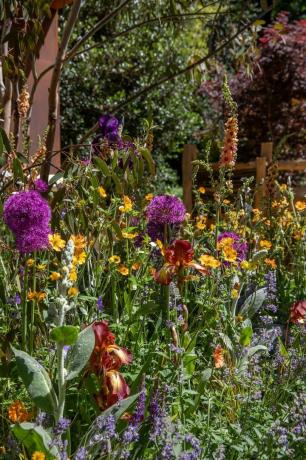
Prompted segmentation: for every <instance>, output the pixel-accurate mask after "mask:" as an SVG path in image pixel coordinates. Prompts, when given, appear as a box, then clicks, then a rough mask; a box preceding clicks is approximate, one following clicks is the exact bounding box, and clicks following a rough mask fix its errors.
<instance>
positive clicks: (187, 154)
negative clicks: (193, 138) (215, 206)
mask: <svg viewBox="0 0 306 460" xmlns="http://www.w3.org/2000/svg"><path fill="white" fill-rule="evenodd" d="M197 156H198V149H197V147H196V146H195V145H194V144H185V145H184V150H183V157H182V176H183V201H184V204H185V207H186V209H187V212H191V211H192V207H193V204H192V162H193V161H194V160H196V159H197Z"/></svg>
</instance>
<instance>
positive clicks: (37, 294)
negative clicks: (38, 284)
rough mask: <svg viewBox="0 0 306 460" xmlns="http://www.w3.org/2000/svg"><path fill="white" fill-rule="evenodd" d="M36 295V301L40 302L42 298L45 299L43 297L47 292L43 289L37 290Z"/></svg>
mask: <svg viewBox="0 0 306 460" xmlns="http://www.w3.org/2000/svg"><path fill="white" fill-rule="evenodd" d="M36 297H37V302H41V301H42V300H45V298H46V297H47V294H46V293H45V292H43V291H39V292H37V293H36Z"/></svg>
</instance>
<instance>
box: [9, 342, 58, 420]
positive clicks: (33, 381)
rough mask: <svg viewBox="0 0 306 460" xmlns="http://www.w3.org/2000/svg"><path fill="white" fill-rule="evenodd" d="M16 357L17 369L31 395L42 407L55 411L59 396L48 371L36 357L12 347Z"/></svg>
mask: <svg viewBox="0 0 306 460" xmlns="http://www.w3.org/2000/svg"><path fill="white" fill-rule="evenodd" d="M12 350H13V353H14V355H15V358H16V363H17V369H18V373H19V375H20V377H21V378H22V380H23V383H24V384H25V386H26V388H27V390H28V392H29V394H30V396H31V397H32V399H33V401H34V402H35V404H36V405H37V407H39V408H40V409H42V410H44V411H46V412H49V413H55V410H56V407H57V396H56V394H55V391H54V389H53V387H52V383H51V380H50V377H49V375H48V374H47V371H46V370H45V369H44V367H43V366H42V365H41V364H39V362H38V361H36V359H34V358H32V356H30V355H28V354H27V353H25V352H24V351H21V350H16V348H14V347H12Z"/></svg>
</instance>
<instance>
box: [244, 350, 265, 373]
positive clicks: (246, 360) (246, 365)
mask: <svg viewBox="0 0 306 460" xmlns="http://www.w3.org/2000/svg"><path fill="white" fill-rule="evenodd" d="M267 350H268V349H267V347H265V346H264V345H256V346H255V347H252V348H250V349H249V350H248V351H247V354H246V355H245V356H244V357H243V358H242V359H241V360H240V361H239V362H238V365H237V369H238V375H241V374H242V373H243V372H245V371H246V370H247V367H248V363H249V359H250V358H251V357H252V356H253V355H255V353H257V352H259V351H267Z"/></svg>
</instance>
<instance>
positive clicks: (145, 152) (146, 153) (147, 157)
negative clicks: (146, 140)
mask: <svg viewBox="0 0 306 460" xmlns="http://www.w3.org/2000/svg"><path fill="white" fill-rule="evenodd" d="M140 153H141V155H142V156H143V157H144V159H145V160H146V162H147V163H148V167H149V171H150V173H151V174H152V176H154V175H155V163H154V161H153V158H152V155H151V154H150V152H149V150H148V149H145V148H141V149H140Z"/></svg>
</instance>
